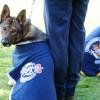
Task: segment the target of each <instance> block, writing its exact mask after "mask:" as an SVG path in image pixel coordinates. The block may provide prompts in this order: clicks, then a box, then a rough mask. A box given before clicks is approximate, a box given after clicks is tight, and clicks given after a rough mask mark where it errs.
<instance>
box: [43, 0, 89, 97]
mask: <svg viewBox="0 0 100 100" xmlns="http://www.w3.org/2000/svg"><path fill="white" fill-rule="evenodd" d="M88 1H89V0H45V9H44V12H45V13H44V15H45V26H46V32H47V33H48V36H49V43H50V49H51V51H52V55H53V58H54V62H55V84H56V91H57V96H58V98H60V97H64V96H65V92H64V91H65V90H66V96H72V95H73V93H74V90H75V87H76V84H77V82H78V81H79V71H80V66H81V64H82V57H83V51H84V39H85V29H84V20H85V16H86V11H87V5H88Z"/></svg>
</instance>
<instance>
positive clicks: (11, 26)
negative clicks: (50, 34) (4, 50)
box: [0, 5, 47, 46]
mask: <svg viewBox="0 0 100 100" xmlns="http://www.w3.org/2000/svg"><path fill="white" fill-rule="evenodd" d="M0 28H1V29H0V30H1V32H0V33H1V37H2V39H1V42H2V44H3V45H4V46H10V45H12V44H17V43H20V42H25V41H31V40H32V41H42V40H46V39H47V36H46V35H45V34H43V32H42V31H41V30H39V29H38V28H37V27H35V26H34V25H32V24H31V22H30V20H29V19H26V10H25V9H23V10H22V11H20V12H19V14H18V16H17V17H11V16H10V9H9V7H8V6H7V5H4V7H3V10H2V12H1V18H0Z"/></svg>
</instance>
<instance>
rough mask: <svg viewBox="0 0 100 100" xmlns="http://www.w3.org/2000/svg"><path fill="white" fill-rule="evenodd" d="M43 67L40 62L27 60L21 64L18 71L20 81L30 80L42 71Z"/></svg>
mask: <svg viewBox="0 0 100 100" xmlns="http://www.w3.org/2000/svg"><path fill="white" fill-rule="evenodd" d="M42 69H43V67H42V66H41V64H35V63H32V62H29V63H27V64H25V65H24V66H23V68H22V69H21V71H20V82H21V83H24V82H27V81H30V80H32V79H33V78H34V77H35V76H36V75H38V74H41V73H42Z"/></svg>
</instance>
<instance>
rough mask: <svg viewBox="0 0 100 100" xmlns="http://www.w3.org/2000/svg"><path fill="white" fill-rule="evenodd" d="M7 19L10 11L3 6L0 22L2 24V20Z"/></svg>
mask: <svg viewBox="0 0 100 100" xmlns="http://www.w3.org/2000/svg"><path fill="white" fill-rule="evenodd" d="M8 17H10V9H9V7H8V5H6V4H5V5H4V6H3V10H2V12H1V18H0V22H2V21H3V20H5V19H6V18H8Z"/></svg>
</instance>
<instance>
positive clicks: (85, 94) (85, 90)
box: [0, 46, 100, 100]
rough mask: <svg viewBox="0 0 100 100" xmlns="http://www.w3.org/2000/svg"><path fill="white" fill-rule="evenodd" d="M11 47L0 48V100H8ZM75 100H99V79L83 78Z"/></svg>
mask: <svg viewBox="0 0 100 100" xmlns="http://www.w3.org/2000/svg"><path fill="white" fill-rule="evenodd" d="M12 49H13V47H10V48H4V47H2V46H0V100H8V95H9V92H10V89H11V87H9V86H8V85H7V81H8V78H7V77H6V73H7V72H8V71H9V70H10V68H11V50H12ZM75 100H100V77H83V76H81V80H80V82H79V84H78V86H77V89H76V93H75Z"/></svg>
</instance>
